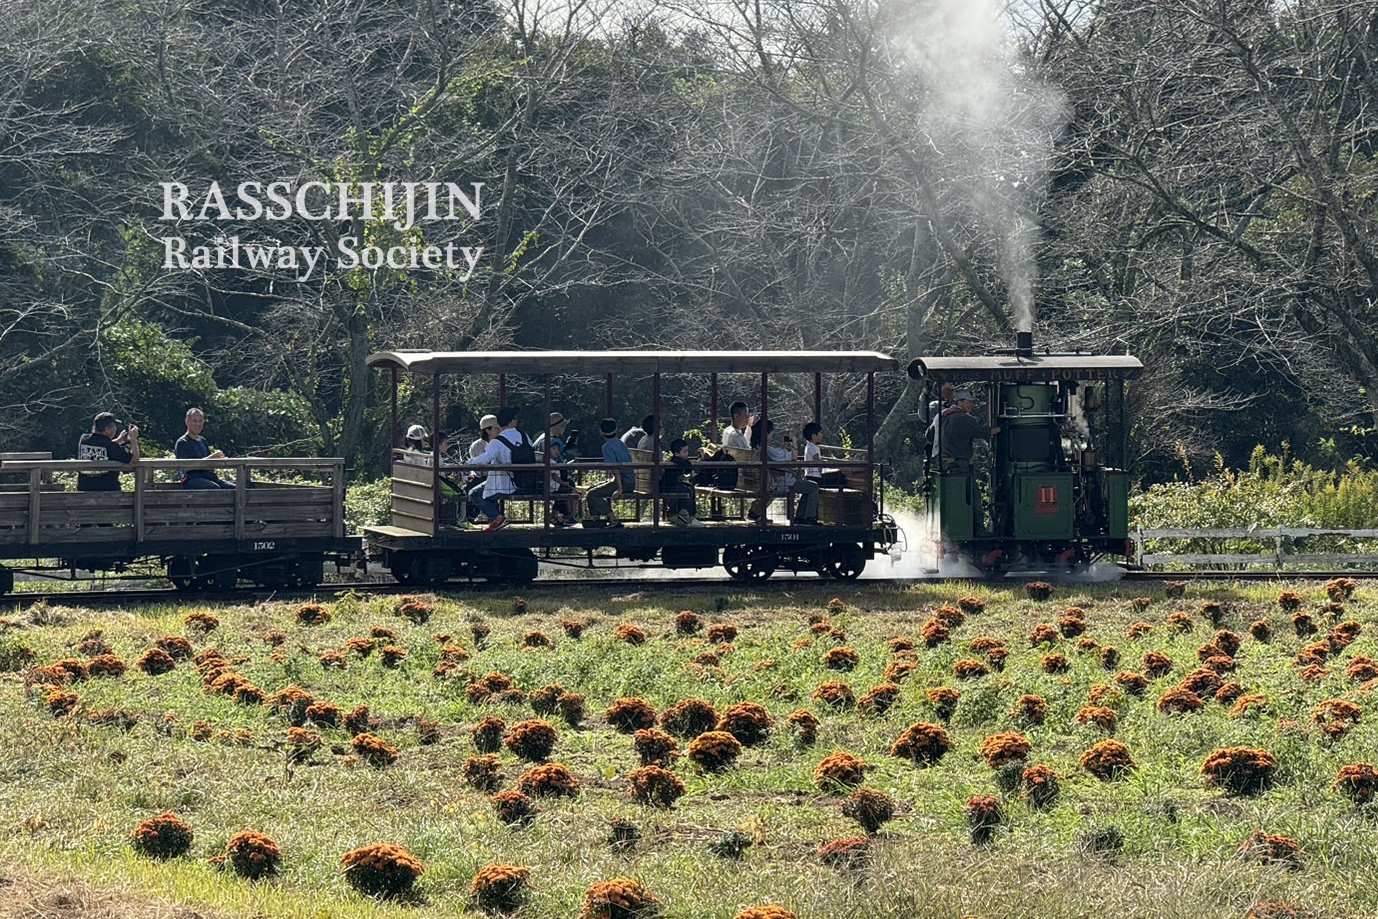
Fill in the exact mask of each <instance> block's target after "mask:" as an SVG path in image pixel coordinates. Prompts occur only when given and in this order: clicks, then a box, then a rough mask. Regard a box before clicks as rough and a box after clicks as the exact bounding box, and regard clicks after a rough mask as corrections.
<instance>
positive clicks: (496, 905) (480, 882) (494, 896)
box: [469, 864, 531, 913]
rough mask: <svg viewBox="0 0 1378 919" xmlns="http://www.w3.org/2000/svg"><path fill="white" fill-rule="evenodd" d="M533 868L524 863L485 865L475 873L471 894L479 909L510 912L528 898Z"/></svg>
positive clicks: (470, 889) (470, 888)
mask: <svg viewBox="0 0 1378 919" xmlns="http://www.w3.org/2000/svg"><path fill="white" fill-rule="evenodd" d="M530 876H531V869H530V868H527V867H526V866H524V865H503V864H495V865H485V866H484V867H483V868H480V869H479V872H478V874H476V875H474V882H473V884H472V885H470V887H469V896H470V897H472V898H473V900H474V904H475V905H476V906H478V908H479V909H482V910H488V911H489V912H496V913H510V912H512V911H513V910H516V909H518V908H519V907H520V906H521V905H522V902H523V901H524V900H525V899H526V894H527V878H529V877H530Z"/></svg>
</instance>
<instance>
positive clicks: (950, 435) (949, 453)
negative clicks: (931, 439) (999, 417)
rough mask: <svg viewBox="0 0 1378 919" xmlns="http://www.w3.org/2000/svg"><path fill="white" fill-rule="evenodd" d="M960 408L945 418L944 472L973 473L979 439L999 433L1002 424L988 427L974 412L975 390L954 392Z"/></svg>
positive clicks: (940, 442)
mask: <svg viewBox="0 0 1378 919" xmlns="http://www.w3.org/2000/svg"><path fill="white" fill-rule="evenodd" d="M953 402H954V403H955V405H956V411H954V412H951V413H949V414H946V415H944V416H943V418H942V430H941V432H940V437H939V444H940V446H941V449H942V461H943V472H949V473H952V474H954V475H969V474H970V473H971V458H972V456H973V455H974V454H975V452H976V441H978V440H989V439H990V438H991V436H992V435H994V434H999V433H1000V429H999V428H988V427H986V426H985V425H984V424H982V423H981V420H980V419H979V418H977V417H976V416H975V415H973V414H972V413H971V406H972V397H971V390H969V389H959V390H957V392H956V393H955V394H954V396H953Z"/></svg>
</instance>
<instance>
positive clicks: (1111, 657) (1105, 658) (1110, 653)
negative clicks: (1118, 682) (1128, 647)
mask: <svg viewBox="0 0 1378 919" xmlns="http://www.w3.org/2000/svg"><path fill="white" fill-rule="evenodd" d="M1100 665H1101V666H1102V667H1104V668H1105V669H1106V670H1114V669H1115V668H1116V667H1118V666H1119V665H1120V649H1119V648H1117V647H1115V646H1114V645H1106V646H1105V647H1104V648H1101V649H1100Z"/></svg>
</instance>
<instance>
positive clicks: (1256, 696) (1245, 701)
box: [1230, 692, 1268, 718]
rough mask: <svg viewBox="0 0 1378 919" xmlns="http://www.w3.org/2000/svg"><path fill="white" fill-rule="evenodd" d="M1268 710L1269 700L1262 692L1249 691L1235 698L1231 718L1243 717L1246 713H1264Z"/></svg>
mask: <svg viewBox="0 0 1378 919" xmlns="http://www.w3.org/2000/svg"><path fill="white" fill-rule="evenodd" d="M1267 710H1268V700H1267V698H1266V697H1265V696H1263V695H1262V694H1261V693H1256V692H1254V693H1248V694H1246V695H1242V696H1240V697H1239V698H1238V699H1235V702H1234V707H1233V708H1231V709H1230V717H1231V718H1243V717H1244V716H1245V715H1262V714H1265V713H1266V712H1267Z"/></svg>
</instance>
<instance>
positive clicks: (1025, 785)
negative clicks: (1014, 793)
mask: <svg viewBox="0 0 1378 919" xmlns="http://www.w3.org/2000/svg"><path fill="white" fill-rule="evenodd" d="M1019 786H1020V789H1021V791H1022V794H1023V795H1024V797H1025V798H1026V799H1027V800H1028V802H1029V804H1030V805H1032V806H1033V807H1035V808H1038V809H1039V810H1042V809H1044V808H1048V807H1051V806H1052V805H1053V804H1054V803H1055V802H1056V801H1057V798H1058V795H1059V794H1061V793H1062V777H1061V776H1059V775H1058V774H1057V773H1056V772H1054V771H1053V770H1052V769H1051V768H1049V767H1048V766H1044V765H1037V766H1030V767H1028V768H1027V769H1025V770H1024V771H1023V772H1021V773H1020V774H1019Z"/></svg>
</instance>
